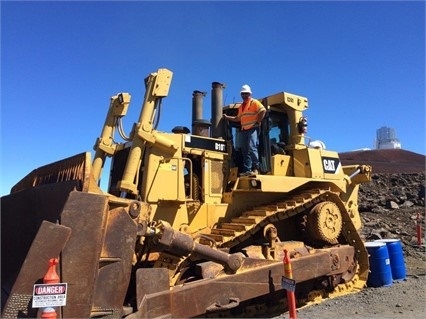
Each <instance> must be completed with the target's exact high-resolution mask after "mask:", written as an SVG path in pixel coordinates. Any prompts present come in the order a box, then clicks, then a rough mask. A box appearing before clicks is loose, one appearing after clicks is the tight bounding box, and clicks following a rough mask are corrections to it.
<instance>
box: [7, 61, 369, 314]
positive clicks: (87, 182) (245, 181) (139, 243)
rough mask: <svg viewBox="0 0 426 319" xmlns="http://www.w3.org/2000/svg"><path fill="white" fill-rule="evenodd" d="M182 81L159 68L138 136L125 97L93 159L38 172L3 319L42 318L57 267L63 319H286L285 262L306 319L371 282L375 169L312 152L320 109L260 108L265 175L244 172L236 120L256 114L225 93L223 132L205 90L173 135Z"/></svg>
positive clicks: (13, 250) (12, 221)
mask: <svg viewBox="0 0 426 319" xmlns="http://www.w3.org/2000/svg"><path fill="white" fill-rule="evenodd" d="M172 76H173V73H172V72H171V71H170V70H168V69H165V68H160V69H158V70H157V71H156V72H153V73H150V74H149V75H148V76H147V77H146V78H145V80H144V85H145V96H144V100H143V105H142V107H141V111H140V116H139V119H138V120H137V122H135V123H134V125H133V127H132V129H131V132H130V134H129V136H126V134H125V132H124V129H123V124H122V119H123V117H124V116H125V115H126V113H127V110H128V108H129V105H130V100H131V96H130V94H129V93H124V92H122V93H118V94H116V95H114V96H112V97H111V100H110V104H109V107H108V112H107V116H106V119H105V122H104V125H103V127H102V130H101V134H100V136H99V137H98V138H97V139H96V142H95V146H94V153H91V152H84V153H81V154H77V155H75V156H72V157H70V158H66V159H63V160H60V161H58V162H55V163H51V164H48V165H46V166H42V167H39V168H36V169H34V170H33V171H32V172H30V173H29V174H28V175H27V176H25V177H24V178H23V179H22V180H20V181H19V182H18V183H17V184H16V185H14V186H13V187H12V189H11V191H10V194H8V195H5V196H3V197H2V198H1V236H2V237H1V253H2V258H1V267H2V273H1V282H2V317H3V318H33V317H36V316H37V311H38V309H37V308H32V303H31V301H32V299H33V287H34V285H36V284H39V283H41V282H42V278H43V276H44V274H45V273H46V270H47V266H48V261H49V260H50V259H51V258H58V260H59V263H58V265H57V272H58V274H59V276H60V282H61V283H67V296H66V305H65V306H62V307H58V308H59V309H58V312H59V317H60V318H123V317H126V318H132V319H133V318H188V317H250V316H254V315H255V314H257V313H258V312H262V311H264V310H265V309H272V308H273V307H277V308H279V310H281V313H284V312H285V311H286V309H288V308H287V307H288V305H287V298H286V294H285V291H286V290H285V289H284V288H285V286H284V285H283V278H285V277H284V267H283V257H284V251H286V253H287V252H288V254H289V256H290V261H291V267H292V271H293V274H292V279H293V280H294V283H295V291H294V293H295V296H296V300H297V306H298V307H299V306H301V305H304V304H307V303H309V302H315V301H317V302H318V301H319V300H322V299H323V298H331V297H334V296H337V295H342V294H347V293H354V292H357V291H359V290H361V289H362V288H363V287H364V286H365V283H366V280H367V277H368V273H369V263H368V254H367V250H366V249H365V247H364V244H363V241H362V240H361V238H360V235H359V232H358V231H359V229H360V227H361V219H360V216H359V211H358V189H359V185H360V183H364V182H368V181H370V180H371V167H370V166H366V165H351V166H344V165H342V163H341V161H340V159H339V156H338V153H337V152H334V151H330V150H327V149H324V147H312V146H310V145H309V143H307V139H308V137H307V135H306V133H307V119H306V117H305V116H304V112H305V111H306V110H307V109H308V100H307V98H305V97H302V96H298V95H295V94H291V93H286V92H279V93H276V94H272V95H269V96H266V97H264V98H260V99H259V101H261V103H262V104H263V105H264V106H265V108H266V109H267V113H266V115H265V117H264V119H263V121H262V123H261V126H260V128H259V145H258V149H259V157H260V159H261V163H260V168H259V173H258V174H253V175H247V176H239V172H241V167H242V160H241V150H240V145H241V138H240V129H239V123H237V122H228V121H226V120H225V119H224V118H223V114H228V115H235V114H236V113H237V112H238V108H239V107H240V105H241V103H233V104H229V105H226V106H225V105H223V90H224V88H225V86H224V84H222V83H219V82H213V83H212V91H211V121H208V120H204V119H203V118H202V113H203V110H202V108H203V97H204V96H205V95H206V92H201V91H194V92H193V98H192V127H191V130H190V129H189V128H187V127H185V126H175V127H174V128H173V129H172V130H171V131H170V132H162V131H159V130H158V129H157V127H158V123H159V119H160V114H161V112H160V110H161V108H162V107H163V108H164V106H162V102H163V100H164V98H165V97H167V96H168V93H169V88H170V86H171V81H172ZM180 109H181V108H180ZM168 112H174V111H173V110H168ZM116 132H118V133H119V135H120V137H121V139H122V140H123V141H122V142H117V137H116V136H115V134H116ZM92 157H93V159H92ZM107 161H108V163H110V171H109V174H108V172H106V175H109V176H108V178H109V181H108V187H107V190H102V189H101V187H100V185H101V184H100V180H101V177H102V176H103V169H104V167H105V166H106V165H105V163H106V162H107Z"/></svg>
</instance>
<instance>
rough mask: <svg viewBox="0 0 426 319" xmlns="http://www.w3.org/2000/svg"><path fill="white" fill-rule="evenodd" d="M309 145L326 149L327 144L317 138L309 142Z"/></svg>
mask: <svg viewBox="0 0 426 319" xmlns="http://www.w3.org/2000/svg"><path fill="white" fill-rule="evenodd" d="M309 147H312V148H318V149H320V150H325V144H324V142H323V141H320V140H315V141H312V142H310V143H309Z"/></svg>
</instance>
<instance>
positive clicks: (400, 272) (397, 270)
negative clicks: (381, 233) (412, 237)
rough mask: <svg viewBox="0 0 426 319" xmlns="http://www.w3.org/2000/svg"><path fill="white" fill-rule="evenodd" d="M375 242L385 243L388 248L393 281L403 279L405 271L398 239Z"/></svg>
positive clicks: (405, 274)
mask: <svg viewBox="0 0 426 319" xmlns="http://www.w3.org/2000/svg"><path fill="white" fill-rule="evenodd" d="M376 241H377V242H380V243H385V244H386V246H387V248H388V253H389V260H390V264H391V271H392V278H393V280H403V279H405V277H406V276H407V273H406V270H405V263H404V253H403V251H402V245H401V241H400V240H399V239H378V240H376Z"/></svg>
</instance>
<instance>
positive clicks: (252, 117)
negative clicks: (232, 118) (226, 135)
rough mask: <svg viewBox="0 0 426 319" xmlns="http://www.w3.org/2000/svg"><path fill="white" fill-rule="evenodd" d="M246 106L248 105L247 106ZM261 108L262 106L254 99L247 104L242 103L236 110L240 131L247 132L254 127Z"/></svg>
mask: <svg viewBox="0 0 426 319" xmlns="http://www.w3.org/2000/svg"><path fill="white" fill-rule="evenodd" d="M247 104H248V105H247ZM262 108H263V105H262V104H261V103H260V102H259V101H257V100H254V99H250V101H248V103H246V102H243V103H242V104H241V106H240V108H239V109H238V116H239V117H240V121H241V130H243V131H245V130H249V129H251V128H252V127H254V126H256V124H257V118H258V114H259V111H260V110H261V109H262Z"/></svg>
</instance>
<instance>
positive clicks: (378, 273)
mask: <svg viewBox="0 0 426 319" xmlns="http://www.w3.org/2000/svg"><path fill="white" fill-rule="evenodd" d="M365 248H367V251H368V254H369V257H368V259H369V261H370V274H369V275H368V279H367V286H368V287H382V286H390V285H392V270H391V266H390V260H389V253H388V248H387V246H386V244H385V243H380V242H376V241H371V242H366V243H365Z"/></svg>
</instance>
